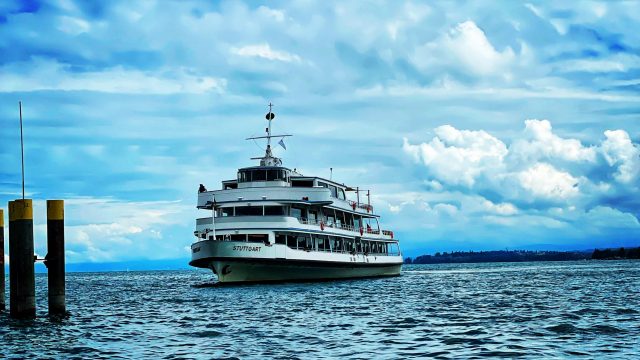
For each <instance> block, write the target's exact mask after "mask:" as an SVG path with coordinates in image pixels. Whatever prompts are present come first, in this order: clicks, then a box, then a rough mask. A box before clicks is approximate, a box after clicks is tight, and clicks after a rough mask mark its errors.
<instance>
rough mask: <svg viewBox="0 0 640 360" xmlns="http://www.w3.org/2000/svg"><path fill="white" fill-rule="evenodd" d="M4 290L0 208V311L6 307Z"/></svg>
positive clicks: (2, 221)
mask: <svg viewBox="0 0 640 360" xmlns="http://www.w3.org/2000/svg"><path fill="white" fill-rule="evenodd" d="M4 292H5V286H4V210H2V209H0V312H2V311H4V310H5V309H6V308H7V305H6V302H5V297H4Z"/></svg>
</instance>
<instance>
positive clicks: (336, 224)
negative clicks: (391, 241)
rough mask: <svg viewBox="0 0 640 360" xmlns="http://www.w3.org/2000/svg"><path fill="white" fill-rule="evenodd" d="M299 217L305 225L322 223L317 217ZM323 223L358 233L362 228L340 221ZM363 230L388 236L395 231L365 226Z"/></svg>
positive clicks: (330, 226)
mask: <svg viewBox="0 0 640 360" xmlns="http://www.w3.org/2000/svg"><path fill="white" fill-rule="evenodd" d="M297 219H298V221H299V222H300V223H301V224H304V225H317V226H320V224H321V223H322V221H321V220H317V219H315V220H314V219H305V218H297ZM323 225H324V226H325V227H328V228H333V229H341V230H347V231H352V232H357V233H359V232H360V228H356V227H354V226H353V225H347V224H338V223H323ZM362 231H363V232H364V233H367V234H377V235H380V234H382V235H386V236H391V237H392V238H393V232H392V231H389V230H376V229H373V228H367V227H364V228H362Z"/></svg>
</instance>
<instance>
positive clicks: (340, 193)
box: [338, 189, 347, 200]
mask: <svg viewBox="0 0 640 360" xmlns="http://www.w3.org/2000/svg"><path fill="white" fill-rule="evenodd" d="M338 199H340V200H346V199H347V197H346V196H345V195H344V190H343V189H338Z"/></svg>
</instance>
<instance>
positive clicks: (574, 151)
mask: <svg viewBox="0 0 640 360" xmlns="http://www.w3.org/2000/svg"><path fill="white" fill-rule="evenodd" d="M524 124H525V129H524V133H523V135H522V136H523V138H522V139H517V140H516V141H514V142H513V144H512V145H511V147H510V152H511V154H512V156H514V157H517V158H516V159H514V161H521V162H528V163H531V162H533V161H537V160H539V159H561V160H566V161H587V162H594V161H595V160H596V149H595V148H593V147H585V146H583V145H582V143H581V142H580V141H579V140H577V139H564V138H561V137H559V136H558V135H556V134H554V133H553V131H552V127H551V122H549V120H536V119H532V120H525V122H524Z"/></svg>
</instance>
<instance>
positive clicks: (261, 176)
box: [251, 170, 267, 181]
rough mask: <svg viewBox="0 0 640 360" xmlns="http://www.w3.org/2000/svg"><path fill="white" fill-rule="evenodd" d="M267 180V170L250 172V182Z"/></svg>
mask: <svg viewBox="0 0 640 360" xmlns="http://www.w3.org/2000/svg"><path fill="white" fill-rule="evenodd" d="M265 180H267V170H252V171H251V181H265Z"/></svg>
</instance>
